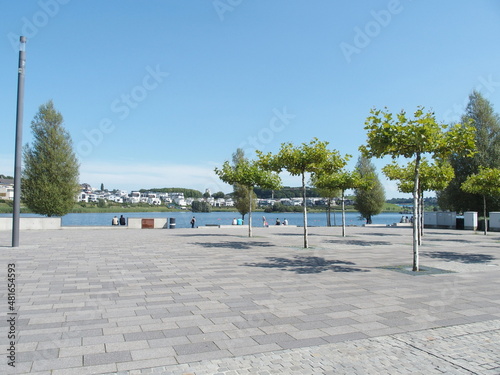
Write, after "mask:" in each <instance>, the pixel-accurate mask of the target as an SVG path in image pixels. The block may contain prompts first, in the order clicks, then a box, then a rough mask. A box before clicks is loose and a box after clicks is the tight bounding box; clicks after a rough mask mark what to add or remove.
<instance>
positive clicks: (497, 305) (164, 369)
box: [0, 226, 500, 375]
mask: <svg viewBox="0 0 500 375" xmlns="http://www.w3.org/2000/svg"><path fill="white" fill-rule="evenodd" d="M309 231H310V236H309V243H310V248H309V249H303V248H302V247H301V246H302V244H303V240H302V232H303V228H297V227H284V226H280V227H275V226H273V227H270V228H255V230H254V237H253V238H248V237H247V230H246V229H245V228H244V227H233V228H216V227H209V228H197V229H172V230H169V229H149V230H148V229H142V230H141V229H128V228H123V227H117V228H111V227H109V228H71V229H70V228H65V229H61V230H52V231H49V230H47V231H36V230H33V231H22V232H21V236H20V242H21V246H20V247H18V248H11V247H10V242H11V233H10V232H9V231H2V232H0V251H1V255H0V259H1V264H2V266H1V271H0V274H1V275H2V280H3V285H4V286H3V287H1V288H0V296H1V297H0V311H1V312H2V317H3V318H2V320H1V322H0V350H1V353H2V355H1V356H0V373H2V374H3V373H6V374H26V373H30V374H53V375H56V374H57V375H60V374H137V375H138V374H141V375H142V374H179V375H180V374H196V375H199V374H226V375H230V374H231V375H238V374H261V375H265V374H500V233H489V234H488V235H487V236H484V235H483V234H482V233H474V232H472V231H454V230H426V233H425V237H424V240H423V244H422V246H421V247H420V264H421V265H422V270H423V271H422V272H420V273H418V274H415V273H412V272H410V271H409V270H408V268H409V267H410V264H411V261H412V246H411V244H412V239H411V229H410V228H389V227H348V228H347V236H346V237H342V236H341V228H339V227H334V228H324V227H321V228H320V227H317V228H314V227H313V228H309ZM9 264H11V265H15V266H14V267H11V268H14V269H15V272H14V273H15V303H14V304H9V302H11V301H12V297H10V299H9V295H8V292H9V290H8V284H9V283H10V282H9V278H8V275H7V273H8V268H9V267H8V265H9ZM10 281H12V280H10ZM11 296H12V294H11ZM12 305H14V307H15V310H13V311H9V308H10V307H12ZM12 312H15V313H16V314H10V315H8V313H12ZM11 317H14V318H15V319H14V320H15V323H12V320H11V321H10V322H9V321H8V319H9V318H11ZM12 325H14V326H13V328H12ZM13 330H14V331H13ZM12 333H13V334H15V336H16V342H15V351H14V352H15V356H14V357H15V368H14V367H11V366H9V365H8V362H9V361H11V359H9V358H8V355H9V350H12V348H10V343H9V341H10V340H9V339H8V335H9V334H12Z"/></svg>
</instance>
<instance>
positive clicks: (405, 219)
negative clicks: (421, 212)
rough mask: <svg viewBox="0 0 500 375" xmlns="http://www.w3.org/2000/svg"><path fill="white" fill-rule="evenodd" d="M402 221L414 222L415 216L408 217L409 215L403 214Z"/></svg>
mask: <svg viewBox="0 0 500 375" xmlns="http://www.w3.org/2000/svg"><path fill="white" fill-rule="evenodd" d="M399 222H400V223H413V216H412V217H410V218H409V219H408V216H401V220H400V221H399Z"/></svg>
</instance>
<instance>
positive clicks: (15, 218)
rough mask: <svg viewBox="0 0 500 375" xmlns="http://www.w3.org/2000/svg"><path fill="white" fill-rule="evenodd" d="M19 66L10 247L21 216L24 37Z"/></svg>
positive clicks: (15, 239) (15, 242)
mask: <svg viewBox="0 0 500 375" xmlns="http://www.w3.org/2000/svg"><path fill="white" fill-rule="evenodd" d="M19 42H20V43H19V68H18V76H17V114H16V148H15V159H14V211H13V215H12V247H18V246H19V222H20V216H21V161H22V146H23V108H24V67H25V65H26V37H25V36H21V37H20V38H19Z"/></svg>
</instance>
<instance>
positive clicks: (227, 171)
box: [215, 160, 281, 237]
mask: <svg viewBox="0 0 500 375" xmlns="http://www.w3.org/2000/svg"><path fill="white" fill-rule="evenodd" d="M215 173H216V174H217V176H219V178H220V179H221V180H222V181H224V182H225V183H227V184H231V185H234V184H238V185H239V186H244V187H246V188H247V190H248V195H249V196H252V193H253V188H254V187H255V186H260V187H263V188H266V189H279V188H280V185H281V184H280V178H279V176H278V175H277V174H274V173H271V172H268V171H265V170H262V169H261V168H260V167H259V165H257V163H255V162H253V161H248V160H241V161H240V162H239V163H238V164H237V165H235V166H232V165H231V164H229V162H228V161H226V162H224V164H223V165H222V168H221V169H218V168H215ZM248 237H252V200H250V202H249V204H248Z"/></svg>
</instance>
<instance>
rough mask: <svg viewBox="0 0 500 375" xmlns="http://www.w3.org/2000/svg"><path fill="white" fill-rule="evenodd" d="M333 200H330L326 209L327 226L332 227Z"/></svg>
mask: <svg viewBox="0 0 500 375" xmlns="http://www.w3.org/2000/svg"><path fill="white" fill-rule="evenodd" d="M331 216H332V198H328V205H327V207H326V226H327V227H331V226H332V217H331Z"/></svg>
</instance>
